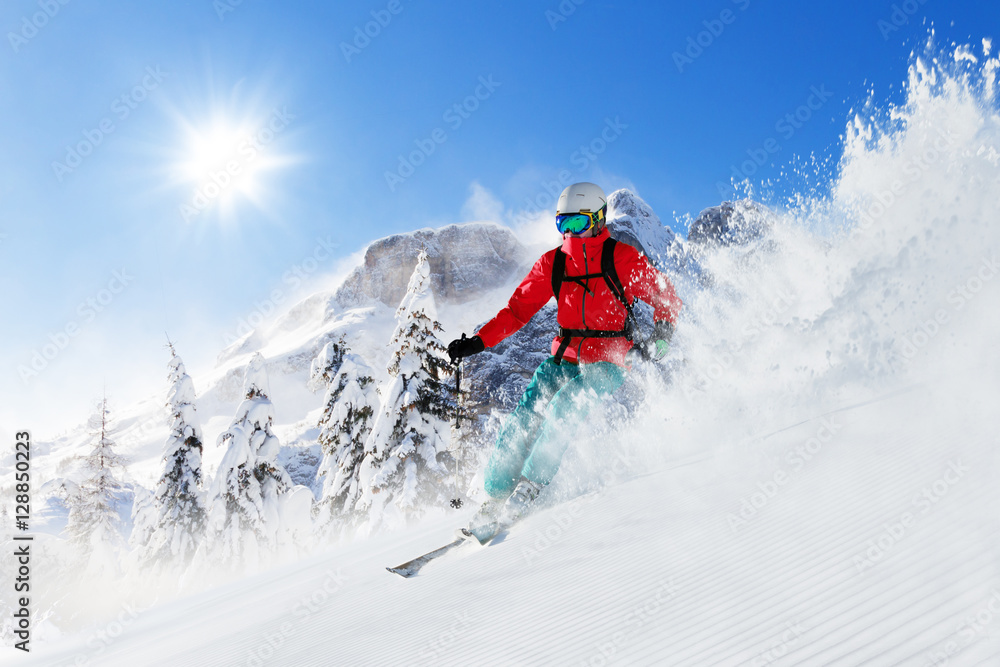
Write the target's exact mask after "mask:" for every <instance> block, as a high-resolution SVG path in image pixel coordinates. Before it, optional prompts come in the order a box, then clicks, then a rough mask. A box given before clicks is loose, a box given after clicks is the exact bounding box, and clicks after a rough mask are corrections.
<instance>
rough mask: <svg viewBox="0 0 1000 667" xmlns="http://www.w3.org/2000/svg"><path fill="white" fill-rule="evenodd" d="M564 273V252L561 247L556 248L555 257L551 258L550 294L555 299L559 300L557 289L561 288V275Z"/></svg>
mask: <svg viewBox="0 0 1000 667" xmlns="http://www.w3.org/2000/svg"><path fill="white" fill-rule="evenodd" d="M565 275H566V253H564V252H563V249H562V248H556V254H555V257H554V258H553V259H552V294H553V295H555V297H556V301H557V302H558V301H559V290H560V289H561V288H562V284H563V277H565Z"/></svg>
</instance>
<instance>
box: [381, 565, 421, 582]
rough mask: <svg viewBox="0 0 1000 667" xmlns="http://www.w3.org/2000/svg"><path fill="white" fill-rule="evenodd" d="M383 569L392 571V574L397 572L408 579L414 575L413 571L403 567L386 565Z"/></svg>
mask: <svg viewBox="0 0 1000 667" xmlns="http://www.w3.org/2000/svg"><path fill="white" fill-rule="evenodd" d="M385 569H386V570H388V571H389V572H392V573H393V574H398V575H399V576H401V577H403V578H404V579H409V578H410V577H412V576H413V575H414V572H413V571H412V570H409V569H407V568H405V567H387V568H385Z"/></svg>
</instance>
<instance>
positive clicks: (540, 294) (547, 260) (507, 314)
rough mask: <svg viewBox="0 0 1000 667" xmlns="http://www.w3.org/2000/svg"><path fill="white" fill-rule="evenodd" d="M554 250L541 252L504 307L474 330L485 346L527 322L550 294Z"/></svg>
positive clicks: (497, 341)
mask: <svg viewBox="0 0 1000 667" xmlns="http://www.w3.org/2000/svg"><path fill="white" fill-rule="evenodd" d="M554 255H555V251H550V252H547V253H545V254H544V255H542V257H541V258H540V259H539V260H538V261H537V262H535V265H534V266H533V267H531V271H529V272H528V275H527V276H525V278H524V280H522V281H521V284H520V285H518V287H517V289H516V290H514V294H513V295H512V296H511V297H510V301H508V302H507V307H506V308H504V309H503V310H501V311H500V312H499V313H497V315H496V317H494V318H493V319H492V320H490V321H489V322H487V323H486V324H484V325H483V328H482V329H480V330H479V331H477V332H476V335H477V336H479V337H480V338H481V339H482V341H483V343H485V344H486V347H493V346H494V345H496V344H497V343H499V342H500V341H502V340H503V339H504V338H507V337H508V336H510V335H511V334H514V333H515V332H517V331H518V330H519V329H520V328H521V327H523V326H524V325H525V324H527V323H528V320H530V319H531V318H532V317H534V315H535V313H537V312H538V311H539V310H541V308H542V306H544V305H545V304H546V303H547V302H548V300H549V299H551V298H552V296H553V294H552V259H553V257H554Z"/></svg>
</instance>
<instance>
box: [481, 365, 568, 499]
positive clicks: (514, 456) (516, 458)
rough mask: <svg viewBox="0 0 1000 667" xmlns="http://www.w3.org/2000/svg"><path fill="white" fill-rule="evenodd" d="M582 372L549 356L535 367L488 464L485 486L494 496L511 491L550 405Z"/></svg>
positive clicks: (503, 427) (499, 435) (505, 423)
mask: <svg viewBox="0 0 1000 667" xmlns="http://www.w3.org/2000/svg"><path fill="white" fill-rule="evenodd" d="M579 373H580V368H579V366H577V365H576V364H569V363H563V364H557V363H555V361H554V360H553V358H552V357H549V358H548V359H546V360H545V361H543V362H542V364H541V365H540V366H539V367H538V369H537V370H535V374H534V375H533V376H532V378H531V382H530V383H529V384H528V387H527V388H526V389H525V390H524V394H523V395H522V396H521V400H520V401H518V404H517V407H516V408H514V411H513V412H511V413H510V414H509V415H508V416H507V419H506V420H504V424H503V426H502V427H501V428H500V433H499V434H498V435H497V442H496V446H495V447H494V448H493V453H492V454H491V455H490V460H489V462H488V463H487V464H486V472H485V476H484V477H485V480H484V482H485V483H484V486H485V488H486V494H487V495H488V496H490V497H491V498H497V499H503V498H506V497H507V496H509V495H510V494H511V492H512V491H513V490H514V487H515V486H517V481H518V480H519V479H520V478H521V469H522V468H523V467H524V461H525V459H526V458H527V457H528V454H529V453H530V448H529V445H530V444H531V443H532V442H534V441H535V439H536V437H537V435H536V434H537V433H538V429H539V427H540V426H541V424H542V421H543V418H544V414H545V411H546V406H547V405H548V403H549V401H550V400H552V397H553V396H554V395H555V394H556V392H558V391H559V390H560V388H561V387H563V386H564V385H565V384H566V383H567V382H569V381H571V380H572V379H573V378H575V377H576V376H577V375H579Z"/></svg>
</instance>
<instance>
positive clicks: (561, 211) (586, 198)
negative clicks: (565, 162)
mask: <svg viewBox="0 0 1000 667" xmlns="http://www.w3.org/2000/svg"><path fill="white" fill-rule="evenodd" d="M607 205H608V198H607V197H605V196H604V190H602V189H601V187H600V186H599V185H594V184H593V183H574V184H573V185H571V186H569V187H567V188H566V189H565V190H563V191H562V194H561V195H559V201H557V202H556V215H565V214H567V213H580V212H581V211H586V212H587V213H594V212H596V211H600V210H601V209H602V208H604V207H605V206H607Z"/></svg>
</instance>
